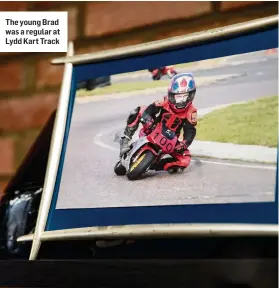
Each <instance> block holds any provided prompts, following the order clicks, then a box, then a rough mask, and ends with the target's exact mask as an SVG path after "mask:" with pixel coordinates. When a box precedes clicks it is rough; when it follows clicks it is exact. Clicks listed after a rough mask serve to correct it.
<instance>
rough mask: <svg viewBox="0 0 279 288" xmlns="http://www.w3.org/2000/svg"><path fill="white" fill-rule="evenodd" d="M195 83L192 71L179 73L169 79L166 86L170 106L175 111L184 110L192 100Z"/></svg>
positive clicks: (194, 92)
mask: <svg viewBox="0 0 279 288" xmlns="http://www.w3.org/2000/svg"><path fill="white" fill-rule="evenodd" d="M195 94H196V83H195V80H194V77H193V75H192V73H180V74H177V75H175V76H174V77H173V78H172V79H171V83H170V85H169V88H168V102H169V105H170V108H171V109H172V110H173V111H174V112H177V113H181V112H184V111H185V110H186V109H187V108H188V105H189V104H190V103H191V102H192V101H193V100H194V98H195Z"/></svg>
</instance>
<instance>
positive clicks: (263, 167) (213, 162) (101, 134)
mask: <svg viewBox="0 0 279 288" xmlns="http://www.w3.org/2000/svg"><path fill="white" fill-rule="evenodd" d="M115 130H118V129H116V128H115V127H114V128H113V129H111V130H107V131H106V133H101V132H100V133H98V134H97V135H96V136H95V137H94V140H93V141H94V143H95V144H96V145H98V146H100V147H103V148H106V149H109V150H111V151H118V152H119V149H118V148H116V147H113V146H111V145H108V144H106V143H104V142H103V141H102V140H101V138H102V137H103V136H105V135H106V134H110V133H112V132H113V131H115ZM192 161H194V162H201V163H208V164H214V165H222V166H231V167H241V168H249V169H266V170H276V166H268V165H247V164H238V163H228V162H217V161H210V160H200V159H199V160H192Z"/></svg>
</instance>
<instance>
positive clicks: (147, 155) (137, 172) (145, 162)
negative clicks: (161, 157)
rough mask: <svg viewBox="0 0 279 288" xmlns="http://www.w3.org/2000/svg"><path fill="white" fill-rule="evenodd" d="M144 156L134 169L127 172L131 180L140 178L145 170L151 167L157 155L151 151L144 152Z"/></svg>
mask: <svg viewBox="0 0 279 288" xmlns="http://www.w3.org/2000/svg"><path fill="white" fill-rule="evenodd" d="M143 155H144V157H143V159H142V160H141V162H140V163H139V164H138V165H137V166H136V168H134V169H133V170H132V171H130V169H129V171H128V172H127V178H128V179H129V180H137V179H139V178H140V177H141V176H142V174H143V173H144V172H146V170H147V169H148V168H149V167H150V165H151V164H152V162H153V161H154V160H155V155H154V154H153V153H152V152H151V151H146V152H144V153H143V154H142V155H141V156H140V158H141V157H142V156H143Z"/></svg>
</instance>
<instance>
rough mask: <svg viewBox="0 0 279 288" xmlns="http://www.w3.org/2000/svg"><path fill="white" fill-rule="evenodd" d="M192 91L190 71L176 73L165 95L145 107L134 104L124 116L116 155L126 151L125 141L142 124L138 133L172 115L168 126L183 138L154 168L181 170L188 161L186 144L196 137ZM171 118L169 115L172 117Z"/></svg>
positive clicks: (147, 129)
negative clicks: (132, 108) (127, 114)
mask: <svg viewBox="0 0 279 288" xmlns="http://www.w3.org/2000/svg"><path fill="white" fill-rule="evenodd" d="M195 94H196V84H195V80H194V78H193V75H192V74H190V73H181V74H177V75H176V76H174V77H173V78H172V79H171V82H170V85H169V88H168V94H167V96H165V97H164V99H163V100H162V101H156V102H154V103H152V104H150V105H149V106H148V107H147V108H145V107H137V108H136V109H135V110H133V111H131V113H130V115H129V116H128V118H127V125H126V127H125V130H124V135H123V136H122V137H121V139H120V157H121V156H122V155H123V154H125V153H126V152H128V151H129V150H130V145H129V142H130V140H131V139H132V137H133V135H134V133H135V132H136V130H137V129H138V127H139V124H140V123H142V125H143V127H142V129H141V131H140V136H144V135H148V134H149V133H150V132H151V131H152V129H153V128H154V126H155V124H156V123H158V122H160V121H161V120H162V118H163V119H166V118H168V119H169V118H170V117H171V115H175V116H176V117H175V118H176V121H174V122H176V123H173V124H172V126H173V127H174V129H175V131H176V135H177V136H179V135H180V132H181V131H183V140H182V141H178V142H177V145H176V147H175V150H174V152H173V153H171V154H170V156H171V157H169V158H165V159H161V160H160V161H159V163H158V164H157V165H156V167H155V170H156V171H159V170H165V171H168V172H169V173H175V172H181V171H183V170H184V169H185V168H186V167H187V166H188V165H189V164H190V161H191V154H190V152H189V150H188V147H189V146H190V145H191V143H192V142H193V140H194V138H195V136H196V127H195V126H196V125H197V109H196V108H195V107H194V105H193V104H192V102H193V100H194V98H195ZM172 119H173V118H172Z"/></svg>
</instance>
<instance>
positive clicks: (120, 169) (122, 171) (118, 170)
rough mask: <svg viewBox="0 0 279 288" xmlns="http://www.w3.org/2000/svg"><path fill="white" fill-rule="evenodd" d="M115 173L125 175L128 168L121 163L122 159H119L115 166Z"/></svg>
mask: <svg viewBox="0 0 279 288" xmlns="http://www.w3.org/2000/svg"><path fill="white" fill-rule="evenodd" d="M114 173H115V174H116V175H117V176H124V175H125V174H126V169H125V167H124V166H123V165H122V164H121V162H120V161H118V162H117V163H116V164H115V166H114Z"/></svg>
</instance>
